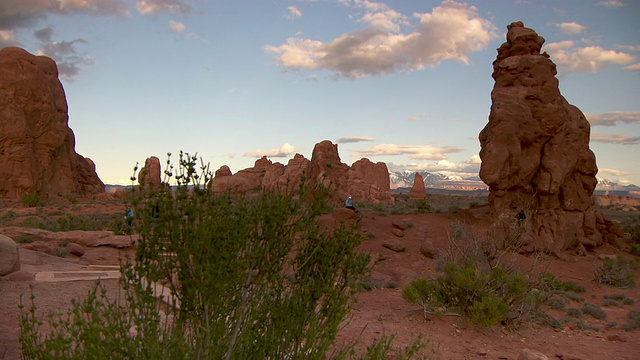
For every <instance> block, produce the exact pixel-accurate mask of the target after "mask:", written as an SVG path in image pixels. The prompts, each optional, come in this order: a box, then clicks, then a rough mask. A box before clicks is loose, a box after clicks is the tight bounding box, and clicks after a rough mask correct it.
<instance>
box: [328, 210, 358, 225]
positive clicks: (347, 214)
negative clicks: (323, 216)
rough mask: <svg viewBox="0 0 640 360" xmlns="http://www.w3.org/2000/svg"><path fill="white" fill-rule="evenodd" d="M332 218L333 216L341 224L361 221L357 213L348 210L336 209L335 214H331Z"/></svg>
mask: <svg viewBox="0 0 640 360" xmlns="http://www.w3.org/2000/svg"><path fill="white" fill-rule="evenodd" d="M331 216H333V218H334V219H336V220H338V221H340V222H342V221H344V222H351V221H358V220H359V219H360V216H359V215H358V213H357V212H355V211H353V210H351V209H347V208H338V209H335V210H333V213H332V214H331Z"/></svg>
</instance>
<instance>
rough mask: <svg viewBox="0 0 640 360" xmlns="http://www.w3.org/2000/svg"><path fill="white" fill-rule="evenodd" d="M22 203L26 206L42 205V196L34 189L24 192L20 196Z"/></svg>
mask: <svg viewBox="0 0 640 360" xmlns="http://www.w3.org/2000/svg"><path fill="white" fill-rule="evenodd" d="M20 200H21V202H22V205H24V206H26V207H36V206H42V196H40V194H38V193H37V192H36V191H31V192H28V193H25V194H23V195H22V197H21V199H20Z"/></svg>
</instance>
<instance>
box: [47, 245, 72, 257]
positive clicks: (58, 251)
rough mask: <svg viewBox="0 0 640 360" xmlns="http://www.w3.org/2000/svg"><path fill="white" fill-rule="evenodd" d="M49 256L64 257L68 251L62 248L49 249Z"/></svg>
mask: <svg viewBox="0 0 640 360" xmlns="http://www.w3.org/2000/svg"><path fill="white" fill-rule="evenodd" d="M51 255H53V256H59V257H65V256H67V255H69V250H68V249H67V248H63V247H54V248H53V249H51Z"/></svg>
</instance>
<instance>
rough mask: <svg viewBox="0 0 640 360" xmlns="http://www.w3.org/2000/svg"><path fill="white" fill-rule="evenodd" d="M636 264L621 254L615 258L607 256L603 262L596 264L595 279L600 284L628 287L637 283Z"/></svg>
mask: <svg viewBox="0 0 640 360" xmlns="http://www.w3.org/2000/svg"><path fill="white" fill-rule="evenodd" d="M633 271H634V264H632V263H631V262H629V261H627V260H625V259H624V258H623V257H621V256H617V257H616V258H615V259H610V258H606V259H604V260H603V261H602V264H600V265H598V264H594V275H595V280H596V282H597V283H598V284H605V285H612V286H615V287H619V288H626V287H629V286H631V285H633V284H634V283H635V280H634V275H633Z"/></svg>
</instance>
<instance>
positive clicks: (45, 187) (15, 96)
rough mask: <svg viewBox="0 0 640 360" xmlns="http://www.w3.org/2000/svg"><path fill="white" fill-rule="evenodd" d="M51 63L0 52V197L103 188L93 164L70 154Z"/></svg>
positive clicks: (59, 87)
mask: <svg viewBox="0 0 640 360" xmlns="http://www.w3.org/2000/svg"><path fill="white" fill-rule="evenodd" d="M68 119H69V117H68V113H67V100H66V97H65V93H64V89H63V88H62V84H61V83H60V81H59V80H58V69H57V67H56V63H55V62H54V61H53V60H51V59H50V58H48V57H44V56H34V55H32V54H30V53H28V52H26V51H24V50H23V49H20V48H16V47H8V48H4V49H2V50H0V196H3V197H7V198H11V199H16V198H19V197H20V196H22V195H23V194H25V193H29V192H38V193H39V194H41V195H45V196H46V195H51V194H64V193H74V194H78V195H87V194H94V193H100V192H104V184H103V183H102V181H100V179H99V178H98V176H97V174H96V172H95V165H94V163H93V162H92V161H91V160H90V159H88V158H84V157H82V156H80V155H78V154H77V153H76V152H75V137H74V135H73V131H71V129H70V128H69V125H68Z"/></svg>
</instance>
